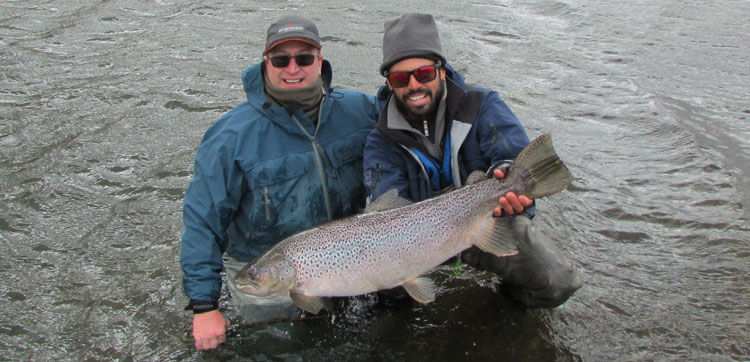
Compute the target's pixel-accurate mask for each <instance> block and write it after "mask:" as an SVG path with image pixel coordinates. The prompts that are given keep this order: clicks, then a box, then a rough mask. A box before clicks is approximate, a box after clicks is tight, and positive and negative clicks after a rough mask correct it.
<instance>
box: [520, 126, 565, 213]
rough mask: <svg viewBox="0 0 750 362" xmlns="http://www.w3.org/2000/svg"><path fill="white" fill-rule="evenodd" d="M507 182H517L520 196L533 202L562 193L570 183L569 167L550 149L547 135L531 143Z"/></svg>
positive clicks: (550, 144) (549, 137)
mask: <svg viewBox="0 0 750 362" xmlns="http://www.w3.org/2000/svg"><path fill="white" fill-rule="evenodd" d="M508 178H509V179H511V180H520V181H519V182H520V183H522V185H523V186H522V190H521V191H520V193H521V194H523V195H526V196H527V197H529V198H532V199H536V198H540V197H544V196H547V195H551V194H554V193H556V192H560V191H562V190H564V189H565V188H566V187H568V185H570V183H571V182H572V181H573V175H571V174H570V171H569V170H568V167H567V166H565V164H563V162H562V161H561V160H560V158H559V157H558V156H557V153H555V149H554V148H553V147H552V136H550V134H549V133H547V134H544V135H541V136H539V137H537V138H536V139H534V140H533V141H531V143H529V144H528V146H526V148H524V149H523V150H522V151H521V153H520V154H519V155H518V157H516V159H515V161H514V162H513V164H512V165H511V167H510V170H508Z"/></svg>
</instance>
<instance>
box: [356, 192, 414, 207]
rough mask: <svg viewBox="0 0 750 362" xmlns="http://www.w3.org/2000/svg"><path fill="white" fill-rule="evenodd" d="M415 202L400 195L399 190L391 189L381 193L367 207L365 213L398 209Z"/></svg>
mask: <svg viewBox="0 0 750 362" xmlns="http://www.w3.org/2000/svg"><path fill="white" fill-rule="evenodd" d="M411 204H413V202H411V201H409V200H407V199H405V198H403V197H401V196H399V195H398V190H396V189H390V190H388V191H387V192H386V193H384V194H382V195H380V197H378V198H377V199H375V201H373V202H370V204H369V205H367V207H366V208H365V213H368V212H376V211H385V210H390V209H396V208H399V207H404V206H408V205H411Z"/></svg>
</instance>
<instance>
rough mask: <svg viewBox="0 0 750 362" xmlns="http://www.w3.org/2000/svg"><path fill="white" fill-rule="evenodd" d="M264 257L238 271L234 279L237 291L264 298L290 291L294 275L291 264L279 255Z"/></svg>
mask: <svg viewBox="0 0 750 362" xmlns="http://www.w3.org/2000/svg"><path fill="white" fill-rule="evenodd" d="M264 256H265V257H261V258H258V259H257V260H256V261H254V262H252V263H250V264H248V265H246V266H245V267H243V268H242V269H240V271H239V272H238V273H237V275H236V276H235V277H234V282H235V286H236V287H237V290H239V291H240V292H243V293H247V294H250V295H254V296H258V297H266V296H269V295H272V294H276V293H280V292H285V291H289V290H291V289H292V287H293V286H294V278H295V274H296V270H295V268H294V266H293V265H292V263H291V262H289V260H288V259H287V258H286V257H284V256H283V255H281V254H276V255H270V256H269V255H264Z"/></svg>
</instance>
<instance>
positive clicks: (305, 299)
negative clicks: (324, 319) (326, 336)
mask: <svg viewBox="0 0 750 362" xmlns="http://www.w3.org/2000/svg"><path fill="white" fill-rule="evenodd" d="M289 295H290V297H291V298H292V302H294V304H296V305H297V306H298V307H300V308H302V309H303V310H305V311H306V312H310V313H312V314H318V312H320V310H321V309H328V310H332V309H333V305H332V304H331V301H330V300H328V299H323V298H321V297H310V296H307V295H304V294H300V293H289Z"/></svg>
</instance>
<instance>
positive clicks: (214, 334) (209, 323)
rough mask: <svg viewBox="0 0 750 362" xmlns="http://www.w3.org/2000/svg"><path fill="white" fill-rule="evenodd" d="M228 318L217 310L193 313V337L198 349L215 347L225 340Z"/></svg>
mask: <svg viewBox="0 0 750 362" xmlns="http://www.w3.org/2000/svg"><path fill="white" fill-rule="evenodd" d="M229 325H230V323H229V320H228V319H226V318H225V317H224V316H223V315H222V314H221V312H219V311H218V310H212V311H210V312H206V313H199V314H194V315H193V338H195V348H197V349H198V350H206V349H215V348H217V347H218V346H219V344H222V343H224V342H226V341H227V336H226V331H227V328H229Z"/></svg>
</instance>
